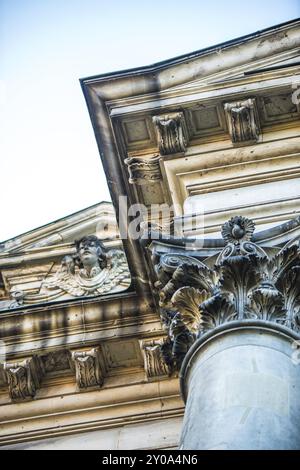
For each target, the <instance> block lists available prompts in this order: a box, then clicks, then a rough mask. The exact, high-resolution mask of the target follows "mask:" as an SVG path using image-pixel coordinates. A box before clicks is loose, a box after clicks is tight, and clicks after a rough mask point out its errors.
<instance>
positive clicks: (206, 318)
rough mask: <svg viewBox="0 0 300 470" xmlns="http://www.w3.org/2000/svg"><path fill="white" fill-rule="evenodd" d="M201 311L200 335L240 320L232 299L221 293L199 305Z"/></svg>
mask: <svg viewBox="0 0 300 470" xmlns="http://www.w3.org/2000/svg"><path fill="white" fill-rule="evenodd" d="M199 310H200V312H201V324H200V333H204V332H205V331H207V330H211V329H214V328H216V327H217V326H219V325H222V324H223V323H227V322H230V321H234V320H237V319H238V314H237V311H236V309H235V305H234V302H233V300H232V297H230V296H229V295H224V294H221V293H218V294H216V295H214V296H212V297H210V298H209V299H207V300H205V301H204V302H203V303H202V304H200V305H199Z"/></svg>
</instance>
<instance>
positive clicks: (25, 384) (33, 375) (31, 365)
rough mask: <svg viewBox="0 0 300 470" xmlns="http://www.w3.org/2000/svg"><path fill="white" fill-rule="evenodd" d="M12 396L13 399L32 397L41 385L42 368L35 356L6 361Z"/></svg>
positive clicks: (6, 371)
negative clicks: (12, 361)
mask: <svg viewBox="0 0 300 470" xmlns="http://www.w3.org/2000/svg"><path fill="white" fill-rule="evenodd" d="M4 370H5V373H6V377H7V381H8V390H9V395H10V398H11V399H12V400H13V401H21V400H28V399H32V398H33V397H34V396H35V394H36V391H37V389H38V388H39V386H40V381H41V378H42V375H43V373H42V369H41V366H40V363H39V361H38V360H37V358H36V357H35V356H32V357H29V358H26V359H24V360H22V361H19V362H14V363H5V364H4Z"/></svg>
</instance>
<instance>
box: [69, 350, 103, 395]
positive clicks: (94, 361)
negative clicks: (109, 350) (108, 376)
mask: <svg viewBox="0 0 300 470" xmlns="http://www.w3.org/2000/svg"><path fill="white" fill-rule="evenodd" d="M72 359H73V361H74V365H75V371H76V383H77V386H78V388H79V389H81V390H82V389H86V388H90V387H101V386H102V385H103V381H104V367H103V361H102V360H101V359H102V358H101V351H100V348H93V349H90V350H88V351H72Z"/></svg>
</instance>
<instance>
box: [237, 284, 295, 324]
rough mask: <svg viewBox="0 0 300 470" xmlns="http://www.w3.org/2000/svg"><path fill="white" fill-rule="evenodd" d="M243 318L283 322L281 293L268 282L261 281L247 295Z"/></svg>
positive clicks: (284, 316)
mask: <svg viewBox="0 0 300 470" xmlns="http://www.w3.org/2000/svg"><path fill="white" fill-rule="evenodd" d="M245 318H254V319H259V320H265V321H274V322H275V323H282V324H283V323H284V322H285V318H286V309H285V307H284V298H283V295H282V294H281V293H280V292H279V291H278V290H277V289H276V288H275V287H274V286H273V285H272V284H270V283H267V282H263V283H262V284H261V286H260V287H258V288H257V289H254V290H253V291H252V292H251V294H250V295H249V305H247V306H246V309H245Z"/></svg>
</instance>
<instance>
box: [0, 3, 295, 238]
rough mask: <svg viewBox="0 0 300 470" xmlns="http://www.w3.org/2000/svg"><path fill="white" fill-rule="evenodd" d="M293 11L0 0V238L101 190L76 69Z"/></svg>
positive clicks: (139, 60) (212, 36) (115, 66)
mask: <svg viewBox="0 0 300 470" xmlns="http://www.w3.org/2000/svg"><path fill="white" fill-rule="evenodd" d="M299 16H300V0H282V1H278V0H252V1H251V2H244V1H242V0H239V1H235V0H227V1H214V0H210V1H208V0H205V1H202V0H198V1H196V0H184V1H179V0H152V1H147V2H146V1H142V0H140V1H135V0H128V1H120V0H110V1H104V0H81V1H80V0H0V78H1V82H0V110H1V112H0V133H1V137H0V152H1V153H0V158H1V166H0V169H1V185H0V196H1V225H0V240H1V241H3V240H5V239H7V238H11V237H13V236H16V235H19V234H20V233H23V232H25V231H27V230H31V229H33V228H35V227H38V226H40V225H43V224H45V223H48V222H51V221H52V220H55V219H57V218H60V217H63V216H66V215H68V214H70V213H72V212H75V211H77V210H80V209H83V208H84V207H87V206H89V205H92V204H95V203H96V202H98V201H101V200H103V199H105V200H107V199H109V193H108V190H107V187H106V182H105V177H104V175H103V170H102V166H101V162H100V157H99V155H98V150H97V147H96V142H95V139H94V135H93V130H92V126H91V124H90V120H89V116H88V112H87V108H86V104H85V101H84V98H83V94H82V91H81V88H80V85H79V78H82V77H86V76H89V75H96V74H100V73H104V72H110V71H114V70H120V69H123V68H131V67H137V66H141V65H147V64H150V63H153V62H157V61H160V60H165V59H168V58H171V57H174V56H177V55H180V54H184V53H188V52H191V51H194V50H197V49H202V48H204V47H206V46H211V45H214V44H217V43H220V42H224V41H226V40H229V39H233V38H236V37H238V36H242V35H244V34H248V33H252V32H255V31H257V30H259V29H262V28H266V27H269V26H272V25H275V24H278V23H282V22H284V21H288V20H290V19H294V18H296V17H299Z"/></svg>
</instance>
